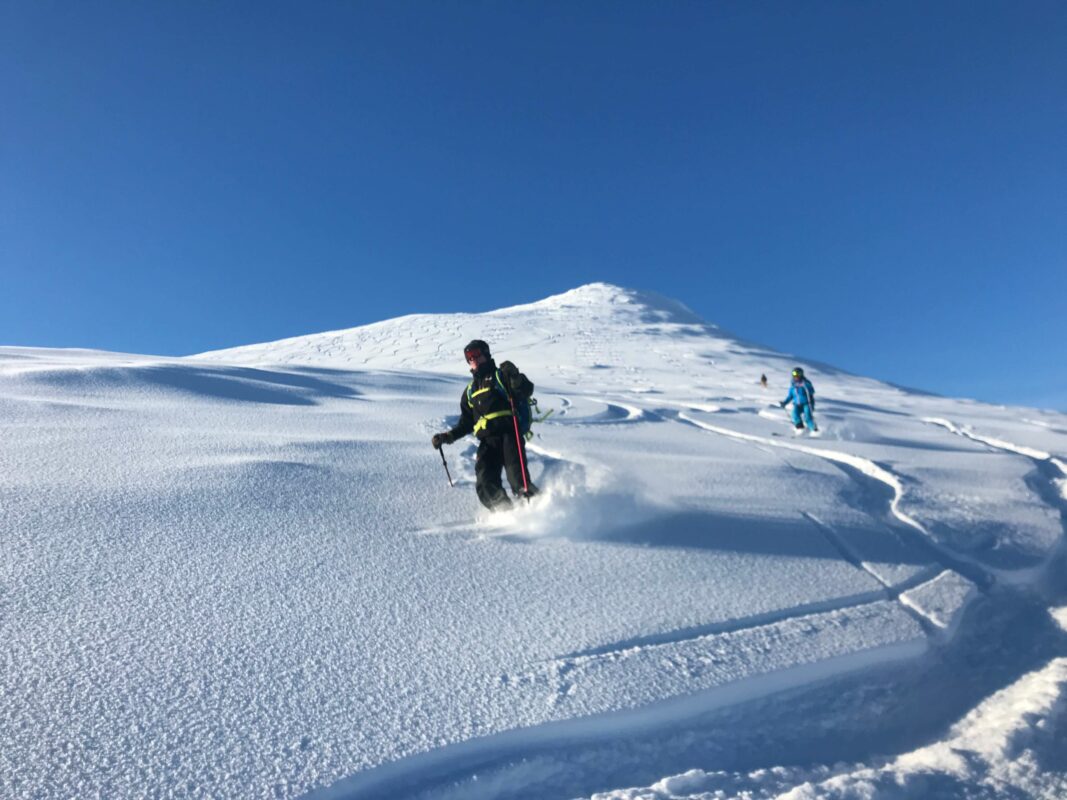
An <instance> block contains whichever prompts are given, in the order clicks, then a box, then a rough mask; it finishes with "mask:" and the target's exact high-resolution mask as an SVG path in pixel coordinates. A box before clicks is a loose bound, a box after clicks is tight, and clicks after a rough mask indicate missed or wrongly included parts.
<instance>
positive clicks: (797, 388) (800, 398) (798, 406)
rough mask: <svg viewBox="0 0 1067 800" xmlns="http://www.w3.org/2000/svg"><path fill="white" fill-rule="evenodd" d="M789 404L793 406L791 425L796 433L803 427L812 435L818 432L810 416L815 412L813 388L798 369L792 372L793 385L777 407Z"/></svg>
mask: <svg viewBox="0 0 1067 800" xmlns="http://www.w3.org/2000/svg"><path fill="white" fill-rule="evenodd" d="M790 403H792V404H793V425H795V426H796V429H797V433H799V432H800V431H802V430H804V426H805V425H807V426H808V430H809V431H811V432H812V433H815V432H816V431H817V430H819V428H818V427H817V426H816V425H815V419H814V418H813V417H812V415H811V412H813V411H814V410H815V387H814V386H812V385H811V381H809V380H808V379H807V378H805V377H804V370H803V369H801V368H800V367H796V368H795V369H794V370H793V383H792V384H791V385H790V386H789V394H787V395H786V396H785V400H783V401H782V402H780V403H779V404H778V405H780V406H781V407H782V408H785V407H786V406H787V405H789V404H790ZM802 417H803V421H801V418H802Z"/></svg>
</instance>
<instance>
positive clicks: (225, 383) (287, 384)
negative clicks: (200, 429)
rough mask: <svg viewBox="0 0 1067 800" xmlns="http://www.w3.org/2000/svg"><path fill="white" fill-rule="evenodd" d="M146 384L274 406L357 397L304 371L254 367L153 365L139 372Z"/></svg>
mask: <svg viewBox="0 0 1067 800" xmlns="http://www.w3.org/2000/svg"><path fill="white" fill-rule="evenodd" d="M139 372H141V373H142V374H143V376H144V380H145V382H146V383H148V384H150V385H154V386H160V387H163V388H167V389H173V390H177V391H180V392H187V393H190V394H195V395H200V396H203V397H210V398H213V399H216V400H237V401H241V402H246V403H269V404H274V405H297V406H309V405H316V404H317V400H316V398H318V397H334V398H355V397H358V396H359V395H360V393H359V392H358V391H357V390H355V389H353V388H352V387H351V386H346V385H344V384H341V383H337V382H334V381H328V380H325V379H323V378H321V377H317V376H315V375H311V374H308V372H309V370H301V371H300V372H274V371H270V370H263V369H254V368H251V367H222V368H212V369H203V368H200V367H187V366H184V365H182V366H170V365H166V366H152V367H144V368H142V369H141V370H139Z"/></svg>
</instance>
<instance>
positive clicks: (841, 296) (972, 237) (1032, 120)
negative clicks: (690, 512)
mask: <svg viewBox="0 0 1067 800" xmlns="http://www.w3.org/2000/svg"><path fill="white" fill-rule="evenodd" d="M0 158H2V162H0V168H2V179H0V270H2V273H0V274H2V276H3V279H4V280H3V283H4V288H5V291H3V292H2V293H0V344H13V345H38V346H49V347H93V348H102V349H109V350H122V351H132V352H142V353H158V354H175V355H177V354H187V353H194V352H200V351H203V350H207V349H213V348H219V347H226V346H233V345H238V344H246V343H252V342H259V341H268V340H272V339H278V338H282V337H286V336H294V335H298V334H302V333H312V332H317V331H322V330H330V329H336V328H344V327H351V326H355V325H361V324H365V323H368V322H373V321H376V320H380V319H385V318H389V317H394V316H399V315H402V314H407V313H413V312H451V311H482V310H488V309H492V308H498V307H501V306H505V305H513V304H516V303H522V302H528V301H531V300H536V299H539V298H541V297H545V296H547V295H549V294H554V293H557V292H560V291H564V290H566V289H569V288H573V287H575V286H578V285H580V284H583V283H588V282H590V281H595V280H604V281H610V282H612V283H617V284H621V285H624V286H631V287H635V288H642V289H651V290H655V291H658V292H661V293H663V294H666V295H669V296H672V297H675V298H678V299H680V300H683V301H684V302H685V303H687V304H688V305H689V306H690V307H691V308H693V309H694V310H695V311H697V312H698V313H699V314H701V315H702V316H703V317H704V318H706V319H707V320H709V321H711V322H715V323H717V324H719V325H721V326H723V327H724V328H726V329H728V330H731V331H733V332H735V333H737V334H739V335H741V336H743V337H745V338H748V339H754V340H757V341H761V342H764V343H766V344H768V345H770V346H772V347H775V348H777V349H781V350H785V351H788V352H794V353H799V354H802V355H806V356H809V357H811V358H813V359H818V360H822V361H827V362H830V363H833V364H835V365H837V366H839V367H842V368H845V369H849V370H852V371H854V372H858V373H862V374H867V375H871V376H873V377H877V378H881V379H884V380H890V381H893V382H896V383H901V384H904V385H909V386H916V387H920V388H924V389H928V390H931V391H936V392H941V393H946V394H953V395H962V396H970V397H977V398H979V399H983V400H988V401H993V402H1003V403H1025V404H1033V405H1042V406H1049V407H1058V408H1061V409H1067V322H1065V313H1064V309H1065V307H1067V302H1065V298H1067V188H1065V183H1064V178H1065V176H1067V5H1064V4H1062V3H1052V2H1049V3H1044V2H1022V3H1020V2H995V3H992V2H943V3H927V2H884V3H874V2H842V3H830V2H818V3H792V2H789V3H761V2H707V3H686V2H646V3H626V2H587V3H573V2H566V3H551V2H548V3H546V2H536V3H534V2H530V3H511V2H501V3H498V2H456V3H439V2H427V3H399V2H382V3H374V2H359V3H341V2H318V3H296V2H293V3H284V4H280V3H270V2H255V3H247V4H241V3H199V2H193V3H188V2H181V3H179V2H174V3H163V2H155V3H139V2H129V3H125V2H115V3H94V2H86V3H52V2H43V1H42V0H30V1H27V2H22V1H21V0H15V1H14V2H7V3H4V4H3V6H2V7H0ZM459 367H462V365H457V368H459Z"/></svg>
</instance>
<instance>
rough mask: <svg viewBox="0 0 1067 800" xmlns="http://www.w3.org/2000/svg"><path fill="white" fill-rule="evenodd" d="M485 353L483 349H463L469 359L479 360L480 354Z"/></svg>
mask: <svg viewBox="0 0 1067 800" xmlns="http://www.w3.org/2000/svg"><path fill="white" fill-rule="evenodd" d="M483 355H485V353H483V352H482V351H481V350H479V349H477V348H472V349H470V350H464V351H463V357H464V358H465V359H467V360H468V361H477V360H478V358H479V357H480V356H483Z"/></svg>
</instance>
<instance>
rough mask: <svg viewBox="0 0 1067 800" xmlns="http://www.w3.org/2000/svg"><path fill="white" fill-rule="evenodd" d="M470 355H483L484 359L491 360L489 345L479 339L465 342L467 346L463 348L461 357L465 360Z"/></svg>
mask: <svg viewBox="0 0 1067 800" xmlns="http://www.w3.org/2000/svg"><path fill="white" fill-rule="evenodd" d="M471 353H483V354H485V357H486V358H491V355H490V353H489V345H487V344H486V343H485V342H483V341H482V340H481V339H471V340H470V341H469V342H467V346H466V347H464V348H463V357H464V358H467V357H468V356H469V355H470V354H471Z"/></svg>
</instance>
